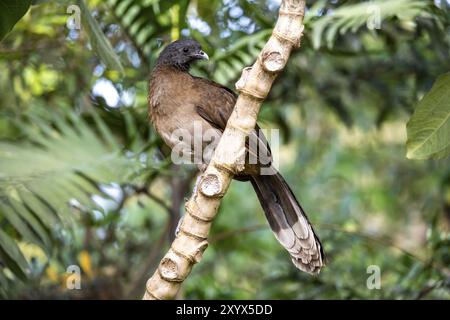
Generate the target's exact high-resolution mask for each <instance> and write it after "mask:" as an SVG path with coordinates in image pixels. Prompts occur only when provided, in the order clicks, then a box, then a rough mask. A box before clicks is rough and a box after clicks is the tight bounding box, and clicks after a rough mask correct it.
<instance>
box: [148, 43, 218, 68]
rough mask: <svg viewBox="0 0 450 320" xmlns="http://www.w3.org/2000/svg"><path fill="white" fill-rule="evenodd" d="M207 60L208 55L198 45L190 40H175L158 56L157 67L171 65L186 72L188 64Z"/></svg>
mask: <svg viewBox="0 0 450 320" xmlns="http://www.w3.org/2000/svg"><path fill="white" fill-rule="evenodd" d="M203 59H206V60H208V59H209V57H208V55H207V54H206V53H205V52H204V51H203V50H202V47H201V46H200V44H199V43H198V42H197V41H195V40H191V39H185V40H177V41H174V42H172V43H171V44H169V45H168V46H167V47H165V48H164V50H163V51H162V52H161V54H160V55H159V58H158V60H157V62H156V64H157V65H172V66H174V67H176V68H178V69H180V70H182V71H188V70H189V67H190V64H191V63H192V62H194V61H197V60H203Z"/></svg>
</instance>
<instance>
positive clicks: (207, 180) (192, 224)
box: [143, 0, 305, 300]
mask: <svg viewBox="0 0 450 320" xmlns="http://www.w3.org/2000/svg"><path fill="white" fill-rule="evenodd" d="M304 13H305V0H283V1H282V3H281V7H280V10H279V16H278V19H277V22H276V25H275V27H274V30H273V32H272V36H271V37H270V39H269V40H268V42H267V43H266V45H265V46H264V48H263V49H262V51H261V53H260V54H259V56H258V59H257V61H256V62H255V63H254V64H253V66H252V67H248V68H245V69H244V70H243V72H242V75H241V78H240V79H239V81H238V82H236V89H237V90H238V91H239V93H240V94H239V98H238V100H237V102H236V105H235V107H234V110H233V113H232V114H231V116H230V119H229V120H228V123H227V126H226V129H225V131H224V133H223V135H222V137H221V139H220V142H219V144H218V146H217V148H216V150H215V153H214V156H213V158H212V159H211V162H210V163H209V165H208V167H207V168H206V170H205V172H204V173H203V174H202V176H201V178H200V180H199V183H198V186H197V187H196V188H195V190H194V193H193V195H192V196H191V198H190V199H189V200H188V201H187V203H186V215H185V217H184V218H183V222H182V223H181V226H180V228H179V233H178V235H177V237H176V238H175V240H174V241H173V243H172V246H171V248H170V249H169V251H168V252H167V254H166V255H165V256H164V258H163V259H162V260H161V262H160V264H159V266H158V269H157V270H156V271H155V273H154V274H153V276H152V277H151V278H150V279H149V280H148V281H147V285H146V292H145V294H144V297H143V299H144V300H153V299H157V300H165V299H173V298H174V297H175V296H176V294H177V292H178V290H179V289H180V286H181V284H182V282H183V281H184V280H185V279H186V278H187V277H188V275H189V273H190V272H191V270H192V267H193V266H194V264H196V263H198V262H200V260H201V258H202V255H203V252H204V251H205V250H206V248H207V246H208V234H209V230H210V228H211V224H212V222H213V220H214V218H215V217H216V214H217V209H218V208H219V205H220V202H221V200H222V198H223V196H224V195H225V193H226V191H227V189H228V187H229V185H230V183H231V180H232V179H233V175H234V174H236V173H238V172H239V171H241V170H243V168H244V164H245V138H246V136H247V135H248V134H249V133H250V132H251V131H252V130H253V129H254V127H255V124H256V120H257V117H258V113H259V109H260V107H261V104H262V102H263V101H264V99H265V98H266V97H267V95H268V93H269V91H270V88H271V87H272V84H273V81H274V80H275V78H276V77H277V75H278V74H279V73H280V72H281V70H283V68H284V66H285V65H286V63H287V61H288V59H289V56H290V53H291V51H292V49H293V48H294V47H299V46H300V40H301V37H302V32H303V27H304V26H303V17H304Z"/></svg>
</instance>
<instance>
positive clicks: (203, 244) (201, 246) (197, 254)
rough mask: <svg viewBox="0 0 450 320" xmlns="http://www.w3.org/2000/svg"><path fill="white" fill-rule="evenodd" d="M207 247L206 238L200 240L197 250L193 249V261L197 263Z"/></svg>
mask: <svg viewBox="0 0 450 320" xmlns="http://www.w3.org/2000/svg"><path fill="white" fill-rule="evenodd" d="M207 247H208V241H207V240H204V241H202V242H201V243H200V244H199V245H198V247H197V250H195V254H194V261H195V263H199V262H200V260H202V257H203V253H204V252H205V250H206V248H207Z"/></svg>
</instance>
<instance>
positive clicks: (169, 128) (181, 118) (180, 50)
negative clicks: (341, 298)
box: [148, 39, 325, 274]
mask: <svg viewBox="0 0 450 320" xmlns="http://www.w3.org/2000/svg"><path fill="white" fill-rule="evenodd" d="M202 59H208V55H207V54H206V53H205V52H203V51H202V49H201V46H200V44H199V43H198V42H196V41H194V40H189V39H188V40H178V41H175V42H172V43H171V44H169V45H168V46H167V47H166V48H165V49H164V50H163V51H162V52H161V54H160V56H159V58H158V60H157V61H156V65H155V67H154V69H153V71H152V73H151V77H150V82H149V96H148V104H149V116H150V119H151V121H152V123H153V125H154V127H155V129H156V131H157V132H158V133H159V134H160V136H161V137H162V139H163V140H164V142H165V143H166V144H167V145H168V146H169V147H170V148H172V151H175V150H178V151H180V150H183V153H184V154H188V158H189V159H190V160H192V159H193V158H196V155H195V152H194V147H195V145H196V144H197V145H198V143H200V145H201V146H206V145H208V144H210V143H211V140H214V139H216V140H217V138H220V136H221V134H222V132H223V130H224V129H225V126H226V124H227V121H228V118H229V117H230V115H231V112H232V111H233V107H234V105H235V103H236V99H237V96H236V94H235V93H234V92H233V91H232V90H230V89H228V88H226V87H224V86H222V85H220V84H218V83H215V82H213V81H210V80H207V79H203V78H199V77H195V76H192V75H191V74H189V67H190V65H191V63H193V62H195V61H197V60H202ZM196 125H197V126H199V125H200V128H201V133H200V134H199V130H198V128H197V129H196V128H195V126H196ZM258 129H259V127H258V126H256V130H255V131H253V132H252V133H251V136H252V137H253V138H255V137H256V139H257V140H258V144H257V146H258V147H259V148H262V149H263V151H264V150H265V151H266V154H267V157H269V167H270V166H271V165H270V159H271V151H270V148H269V146H268V144H267V141H266V139H265V138H264V135H262V134H261V133H258V132H257V131H259V130H258ZM174 132H177V134H174ZM205 132H209V133H211V132H212V133H213V135H214V136H215V138H211V134H209V135H208V137H206V135H205ZM182 133H184V134H186V133H187V134H188V135H190V137H187V138H186V137H185V136H183V134H182ZM181 136H183V138H182V139H181V138H180V137H181ZM252 137H249V138H252ZM180 146H181V147H180ZM206 149H207V148H205V149H204V150H203V151H202V152H203V153H202V154H201V161H200V163H199V168H200V170H204V168H205V167H206V164H207V163H208V162H209V159H210V157H211V154H212V151H211V149H209V152H207V151H206ZM252 153H253V154H255V153H256V151H255V150H252V148H249V143H247V154H252ZM256 154H258V153H256ZM197 158H198V157H197ZM266 160H267V159H266ZM261 163H267V161H265V162H264V161H262V159H261V156H260V154H258V162H257V164H256V165H251V164H250V163H246V168H245V169H244V171H243V172H242V173H241V174H240V175H239V176H235V179H237V180H244V181H248V180H250V182H251V183H252V185H253V188H254V189H255V191H256V194H257V196H258V199H259V201H260V203H261V206H262V208H263V209H264V212H265V215H266V218H267V220H268V222H269V225H270V227H271V229H272V231H273V232H274V234H275V237H276V238H277V239H278V241H279V242H280V243H281V244H282V245H283V246H284V247H285V248H286V250H287V251H288V252H289V254H290V255H291V258H292V262H293V263H294V265H295V266H296V267H297V268H299V269H300V270H302V271H305V272H308V273H311V274H318V273H319V272H320V269H321V268H322V266H323V265H324V260H325V258H324V253H323V249H322V244H321V243H320V240H319V238H318V237H317V235H316V234H315V232H314V229H313V227H312V225H311V224H310V222H309V221H308V218H307V217H306V214H305V212H304V211H303V209H302V207H301V206H300V204H299V203H298V201H297V199H296V198H295V195H294V193H293V192H292V190H291V189H290V187H289V186H288V184H287V183H286V181H285V180H284V179H283V177H282V176H281V174H280V173H278V172H277V171H276V170H275V169H273V168H271V169H272V174H271V175H262V174H261V171H260V170H258V169H259V167H262V164H261ZM266 167H267V166H266Z"/></svg>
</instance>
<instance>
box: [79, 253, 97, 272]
mask: <svg viewBox="0 0 450 320" xmlns="http://www.w3.org/2000/svg"><path fill="white" fill-rule="evenodd" d="M78 262H79V263H80V266H81V268H82V269H83V271H84V273H86V275H87V276H88V277H89V278H93V277H94V272H93V270H92V261H91V255H90V254H89V252H87V251H86V250H83V251H81V252H80V254H79V255H78Z"/></svg>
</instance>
